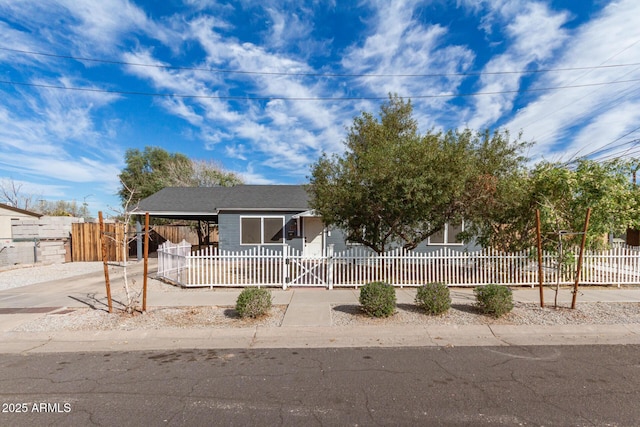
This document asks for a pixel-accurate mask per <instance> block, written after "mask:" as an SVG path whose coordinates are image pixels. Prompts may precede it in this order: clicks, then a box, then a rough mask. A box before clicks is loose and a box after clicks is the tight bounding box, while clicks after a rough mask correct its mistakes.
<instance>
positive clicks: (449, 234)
mask: <svg viewBox="0 0 640 427" xmlns="http://www.w3.org/2000/svg"><path fill="white" fill-rule="evenodd" d="M463 231H464V221H463V222H460V223H458V224H445V226H444V227H443V229H442V230H440V231H438V232H437V233H434V234H432V235H431V236H430V237H429V244H430V245H461V244H462V241H461V240H460V239H458V235H459V234H460V233H462V232H463Z"/></svg>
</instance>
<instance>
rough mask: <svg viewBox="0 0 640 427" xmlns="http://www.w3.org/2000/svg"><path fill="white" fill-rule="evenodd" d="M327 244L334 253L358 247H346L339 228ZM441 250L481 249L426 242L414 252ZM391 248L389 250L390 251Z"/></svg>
mask: <svg viewBox="0 0 640 427" xmlns="http://www.w3.org/2000/svg"><path fill="white" fill-rule="evenodd" d="M327 244H333V245H334V246H333V249H334V252H343V251H346V250H348V249H351V248H354V247H357V246H358V245H348V244H347V243H346V240H345V233H344V232H343V231H342V230H340V229H339V228H331V235H330V236H327ZM442 248H448V249H452V250H455V251H460V252H463V251H469V252H471V251H478V250H480V249H482V248H481V247H480V246H479V245H478V244H477V243H476V242H473V241H472V242H469V243H465V244H457V245H442V244H440V245H429V244H428V241H427V240H425V241H424V242H422V243H420V244H419V245H418V247H417V248H416V249H415V251H416V252H419V253H430V252H435V251H438V250H440V249H442ZM391 249H393V248H389V250H391Z"/></svg>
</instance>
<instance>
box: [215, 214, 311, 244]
mask: <svg viewBox="0 0 640 427" xmlns="http://www.w3.org/2000/svg"><path fill="white" fill-rule="evenodd" d="M298 213H300V212H298V211H296V212H270V211H232V212H228V211H227V212H220V213H219V215H218V232H219V238H218V247H219V248H220V249H222V250H225V251H246V250H250V249H253V248H254V247H258V246H260V245H242V244H241V243H240V218H241V217H244V216H283V217H284V221H285V229H284V236H285V242H286V243H287V244H288V245H289V246H291V247H293V248H295V249H297V250H302V239H301V238H300V237H298V236H295V235H294V236H293V238H290V237H289V236H288V233H287V230H289V229H290V227H292V226H293V224H295V222H294V221H292V218H291V217H292V216H293V215H295V214H298ZM263 247H264V248H267V249H272V250H281V249H282V246H280V245H264V246H263Z"/></svg>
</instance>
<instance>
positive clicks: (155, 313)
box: [13, 305, 287, 332]
mask: <svg viewBox="0 0 640 427" xmlns="http://www.w3.org/2000/svg"><path fill="white" fill-rule="evenodd" d="M286 310H287V306H286V305H277V306H273V307H272V308H271V310H270V312H269V314H268V315H267V316H264V317H261V318H257V319H250V318H247V319H242V318H240V317H239V316H238V313H237V312H236V311H235V310H234V309H233V308H231V307H180V308H172V307H159V308H155V309H153V310H149V311H148V312H147V313H145V314H140V313H136V314H133V315H131V314H126V313H124V312H118V311H115V312H114V313H113V314H109V313H108V312H106V311H104V310H91V309H84V308H83V309H65V310H60V311H58V312H54V313H50V314H47V315H45V316H43V317H40V318H38V319H36V320H33V321H31V322H28V323H24V324H22V325H20V326H18V327H17V328H15V329H13V331H15V332H48V331H110V330H120V331H126V330H134V329H136V330H137V329H165V328H190V329H192V328H195V329H202V328H244V327H251V326H267V327H278V326H280V325H281V324H282V319H283V318H284V313H285V311H286Z"/></svg>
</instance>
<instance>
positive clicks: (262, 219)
mask: <svg viewBox="0 0 640 427" xmlns="http://www.w3.org/2000/svg"><path fill="white" fill-rule="evenodd" d="M244 218H259V219H260V243H242V220H243V219H244ZM266 218H279V219H282V242H281V243H265V242H264V220H265V219H266ZM285 226H286V222H285V217H284V215H240V227H239V229H240V230H239V231H240V240H239V241H240V246H282V245H284V244H285V242H286V241H287V236H286V234H287V231H286V230H285Z"/></svg>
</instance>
